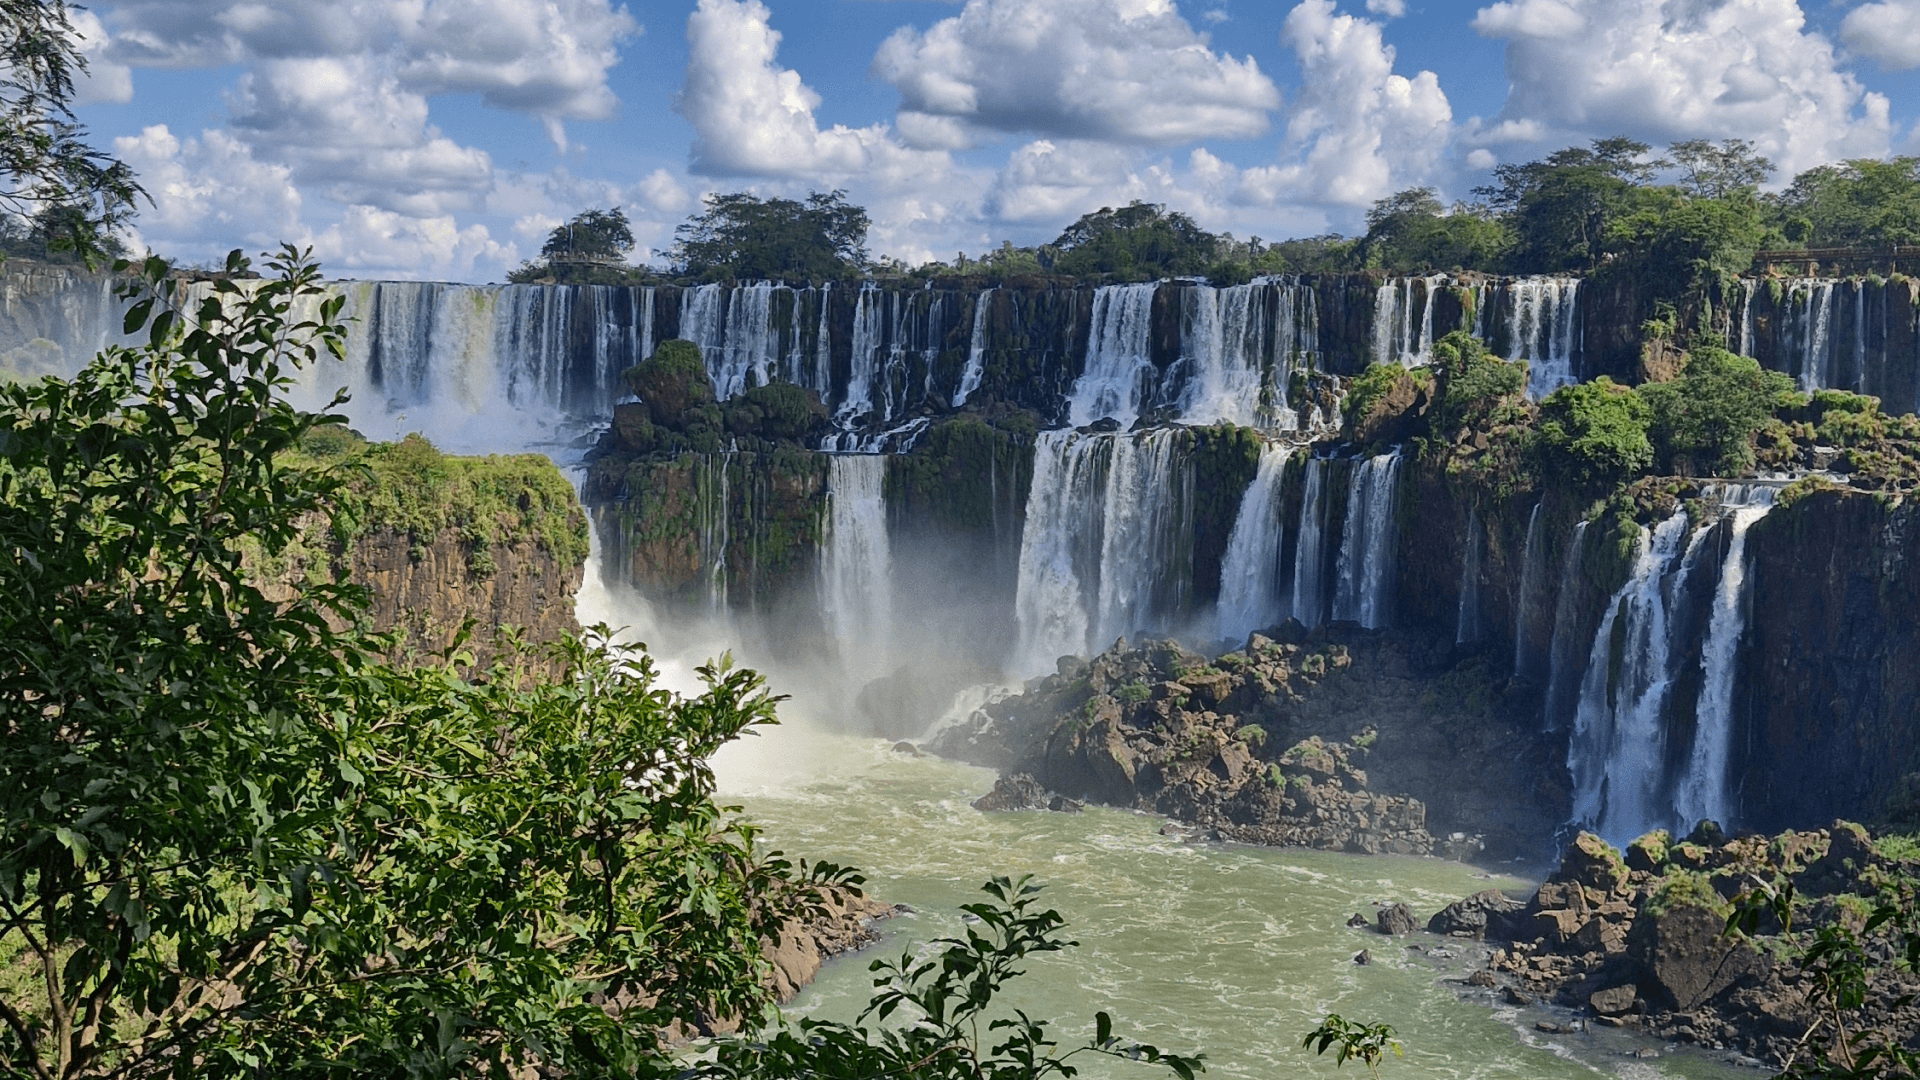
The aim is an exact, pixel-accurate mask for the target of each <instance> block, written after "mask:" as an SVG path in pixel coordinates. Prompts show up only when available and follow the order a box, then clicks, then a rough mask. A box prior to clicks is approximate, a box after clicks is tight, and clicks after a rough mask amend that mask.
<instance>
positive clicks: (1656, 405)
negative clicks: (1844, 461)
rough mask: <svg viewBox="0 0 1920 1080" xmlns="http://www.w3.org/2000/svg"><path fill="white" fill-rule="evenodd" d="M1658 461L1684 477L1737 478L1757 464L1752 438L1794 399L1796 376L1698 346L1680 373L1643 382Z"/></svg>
mask: <svg viewBox="0 0 1920 1080" xmlns="http://www.w3.org/2000/svg"><path fill="white" fill-rule="evenodd" d="M1638 395H1639V397H1640V398H1641V399H1642V400H1643V401H1645V402H1646V404H1647V409H1648V411H1649V414H1650V422H1649V424H1648V429H1647V433H1648V437H1649V438H1650V439H1651V440H1652V442H1653V446H1654V462H1655V464H1656V465H1658V466H1659V467H1660V468H1661V469H1662V470H1663V471H1666V472H1672V473H1677V474H1680V475H1685V476H1734V475H1738V474H1739V473H1741V472H1743V471H1745V470H1746V469H1748V468H1751V467H1752V465H1753V444H1754V437H1755V436H1756V435H1758V434H1759V432H1760V429H1761V428H1762V427H1763V426H1764V425H1765V424H1766V422H1767V421H1768V420H1769V419H1771V418H1772V416H1773V413H1774V410H1775V409H1777V408H1779V407H1781V406H1782V405H1787V404H1792V403H1793V397H1794V392H1793V380H1792V379H1789V378H1788V377H1787V376H1785V375H1782V374H1780V373H1779V372H1775V371H1768V370H1766V369H1765V368H1762V367H1761V366H1760V362H1759V361H1758V360H1754V359H1752V358H1750V357H1745V356H1739V355H1736V354H1734V353H1730V352H1728V351H1727V350H1725V349H1722V348H1719V347H1717V346H1713V345H1696V346H1695V348H1694V349H1693V351H1692V352H1691V354H1690V355H1689V356H1688V358H1687V363H1686V367H1685V368H1683V369H1682V370H1681V373H1680V377H1679V378H1677V379H1674V380H1673V381H1671V382H1664V383H1654V384H1651V385H1648V386H1643V387H1641V388H1640V389H1639V391H1638Z"/></svg>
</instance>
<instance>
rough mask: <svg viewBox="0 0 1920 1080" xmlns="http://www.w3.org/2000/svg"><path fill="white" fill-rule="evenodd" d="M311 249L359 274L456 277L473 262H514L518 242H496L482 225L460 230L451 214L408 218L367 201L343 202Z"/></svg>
mask: <svg viewBox="0 0 1920 1080" xmlns="http://www.w3.org/2000/svg"><path fill="white" fill-rule="evenodd" d="M313 250H314V254H315V255H317V256H319V258H320V259H321V261H322V262H324V263H326V264H327V266H329V267H331V268H334V269H335V270H344V271H350V272H354V273H357V274H359V275H360V276H364V277H410V278H449V277H461V276H465V275H466V274H468V273H470V272H471V271H472V270H473V268H474V264H475V263H476V262H481V261H485V262H489V263H494V264H499V265H512V264H513V263H515V262H518V261H519V249H518V247H517V246H516V245H514V244H511V243H509V244H505V245H503V244H499V243H496V242H495V241H494V240H493V239H492V238H491V237H490V236H489V235H488V232H487V227H486V226H485V225H477V224H476V225H469V226H467V227H466V228H464V229H463V228H461V227H460V226H459V224H458V223H457V222H456V221H455V220H454V219H453V217H452V216H451V215H442V216H437V217H425V218H423V217H413V216H409V215H406V214H396V213H393V212H392V211H388V210H381V209H379V208H377V207H372V206H350V207H348V208H347V211H346V213H345V214H343V215H342V216H341V218H340V220H339V221H338V222H337V223H335V224H333V225H331V226H329V227H328V228H327V229H325V230H324V231H322V232H321V233H320V234H319V235H318V236H316V237H314V240H313Z"/></svg>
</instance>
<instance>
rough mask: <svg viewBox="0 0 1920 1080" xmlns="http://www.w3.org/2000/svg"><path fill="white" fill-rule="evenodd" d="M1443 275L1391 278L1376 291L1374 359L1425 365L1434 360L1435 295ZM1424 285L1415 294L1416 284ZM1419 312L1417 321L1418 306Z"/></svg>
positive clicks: (1391, 362) (1443, 278)
mask: <svg viewBox="0 0 1920 1080" xmlns="http://www.w3.org/2000/svg"><path fill="white" fill-rule="evenodd" d="M1446 280H1447V279H1446V277H1445V276H1443V275H1438V274H1436V275H1433V276H1430V277H1423V278H1411V277H1409V278H1396V279H1389V280H1388V281H1387V282H1386V283H1385V284H1383V285H1381V286H1380V287H1379V288H1378V289H1377V290H1375V292H1374V301H1373V360H1374V362H1375V363H1377V364H1402V365H1405V366H1407V367H1421V366H1424V365H1425V364H1427V363H1429V362H1431V361H1432V360H1433V297H1434V293H1435V292H1436V291H1438V290H1439V288H1440V286H1441V284H1442V283H1443V282H1445V281H1446ZM1416 282H1418V283H1419V285H1420V290H1419V295H1418V296H1417V297H1416V296H1415V295H1414V284H1415V283H1416ZM1416 308H1417V309H1418V311H1419V317H1418V319H1417V320H1416V318H1415V315H1414V312H1415V309H1416Z"/></svg>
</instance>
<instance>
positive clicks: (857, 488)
mask: <svg viewBox="0 0 1920 1080" xmlns="http://www.w3.org/2000/svg"><path fill="white" fill-rule="evenodd" d="M886 476H887V459H886V457H885V456H884V455H867V454H835V455H834V456H833V457H832V458H830V459H829V461H828V465H827V500H828V507H829V509H828V517H827V538H826V551H825V554H824V556H823V557H822V559H821V563H820V571H821V572H820V609H821V612H822V614H823V615H825V617H826V622H827V629H828V631H829V632H830V633H832V635H833V640H834V642H835V644H836V645H837V647H838V648H839V650H840V663H841V668H842V669H843V671H845V672H846V673H847V674H848V675H849V676H851V677H853V678H854V679H855V680H856V681H858V682H864V681H865V680H866V679H868V678H871V677H873V676H874V675H878V674H880V673H882V672H885V671H886V670H887V669H888V662H889V659H890V657H889V655H888V652H889V644H890V643H891V642H892V640H893V637H894V634H893V555H892V547H891V545H890V543H889V541H888V538H887V507H886V501H885V498H884V492H885V487H886Z"/></svg>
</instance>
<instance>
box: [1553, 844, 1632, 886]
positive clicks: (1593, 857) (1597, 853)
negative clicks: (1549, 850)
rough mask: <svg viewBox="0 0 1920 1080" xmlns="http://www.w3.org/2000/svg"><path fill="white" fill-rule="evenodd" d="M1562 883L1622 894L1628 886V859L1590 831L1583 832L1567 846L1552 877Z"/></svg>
mask: <svg viewBox="0 0 1920 1080" xmlns="http://www.w3.org/2000/svg"><path fill="white" fill-rule="evenodd" d="M1553 876H1554V878H1555V879H1556V880H1559V881H1577V882H1579V883H1580V884H1582V885H1585V886H1587V887H1589V888H1593V889H1598V890H1600V891H1601V892H1603V893H1613V892H1619V891H1620V890H1621V889H1623V888H1625V887H1626V884H1627V864H1626V860H1624V859H1622V858H1621V857H1620V853H1619V852H1618V851H1615V850H1614V847H1613V845H1612V844H1609V843H1607V842H1606V841H1605V840H1602V839H1600V838H1599V837H1598V836H1595V835H1593V834H1592V833H1590V832H1582V833H1581V834H1580V835H1578V836H1576V837H1574V838H1573V843H1571V844H1568V845H1567V850H1566V853H1565V854H1564V855H1562V856H1561V857H1560V869H1559V870H1558V871H1557V872H1555V874H1554V875H1553Z"/></svg>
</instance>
